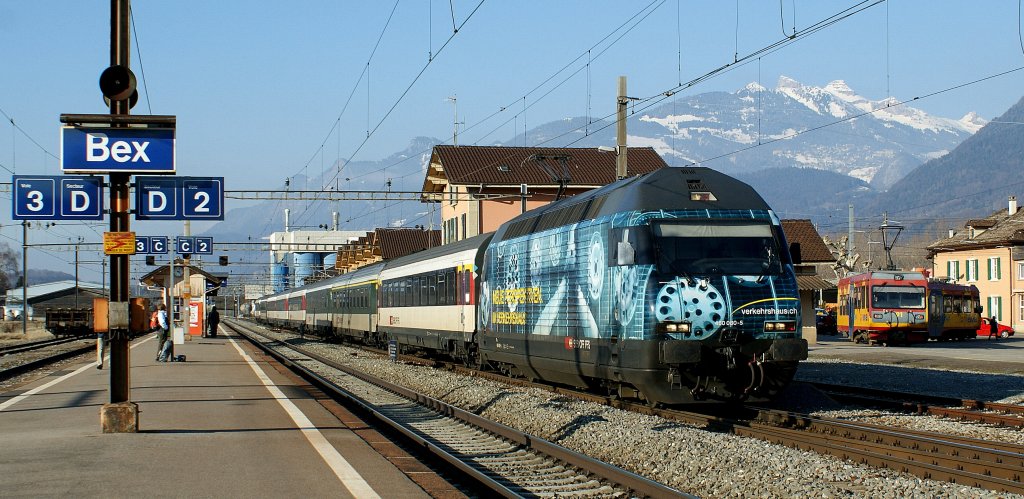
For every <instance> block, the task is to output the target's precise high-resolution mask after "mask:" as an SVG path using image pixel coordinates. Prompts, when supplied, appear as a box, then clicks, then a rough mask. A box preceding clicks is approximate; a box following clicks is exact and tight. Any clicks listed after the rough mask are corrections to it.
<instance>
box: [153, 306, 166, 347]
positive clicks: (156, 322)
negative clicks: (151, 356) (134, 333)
mask: <svg viewBox="0 0 1024 499" xmlns="http://www.w3.org/2000/svg"><path fill="white" fill-rule="evenodd" d="M149 331H150V332H152V333H156V356H157V358H158V359H159V357H160V352H162V351H163V349H164V342H163V340H162V339H161V338H160V310H158V309H157V308H156V307H154V308H153V313H152V314H150V316H149Z"/></svg>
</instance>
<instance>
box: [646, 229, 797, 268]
mask: <svg viewBox="0 0 1024 499" xmlns="http://www.w3.org/2000/svg"><path fill="white" fill-rule="evenodd" d="M652 232H653V235H654V248H655V253H656V258H655V260H656V261H657V265H658V270H659V271H660V272H663V273H669V274H679V273H685V274H711V275H729V274H736V275H778V274H781V273H782V264H783V260H782V258H783V254H782V252H780V251H779V245H778V241H777V240H776V238H775V235H774V233H773V231H772V227H771V225H768V224H765V223H723V222H714V223H712V224H708V222H707V221H704V223H702V224H696V223H679V222H677V221H671V222H669V221H663V222H655V223H653V224H652Z"/></svg>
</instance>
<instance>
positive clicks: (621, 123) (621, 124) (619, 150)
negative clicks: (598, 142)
mask: <svg viewBox="0 0 1024 499" xmlns="http://www.w3.org/2000/svg"><path fill="white" fill-rule="evenodd" d="M616 103H617V105H618V113H617V119H616V122H615V124H616V127H615V130H616V134H615V135H616V149H615V180H621V179H624V178H626V174H627V170H626V104H629V97H626V77H625V76H620V77H619V97H618V99H616Z"/></svg>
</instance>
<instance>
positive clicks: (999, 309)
mask: <svg viewBox="0 0 1024 499" xmlns="http://www.w3.org/2000/svg"><path fill="white" fill-rule="evenodd" d="M986 317H995V318H996V320H998V321H999V322H1003V297H1002V296H990V297H988V313H987V314H986Z"/></svg>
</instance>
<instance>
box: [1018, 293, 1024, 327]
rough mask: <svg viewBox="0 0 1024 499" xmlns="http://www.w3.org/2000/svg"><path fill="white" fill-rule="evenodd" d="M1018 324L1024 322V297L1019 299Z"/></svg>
mask: <svg viewBox="0 0 1024 499" xmlns="http://www.w3.org/2000/svg"><path fill="white" fill-rule="evenodd" d="M1017 322H1024V296H1022V297H1019V298H1017Z"/></svg>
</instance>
